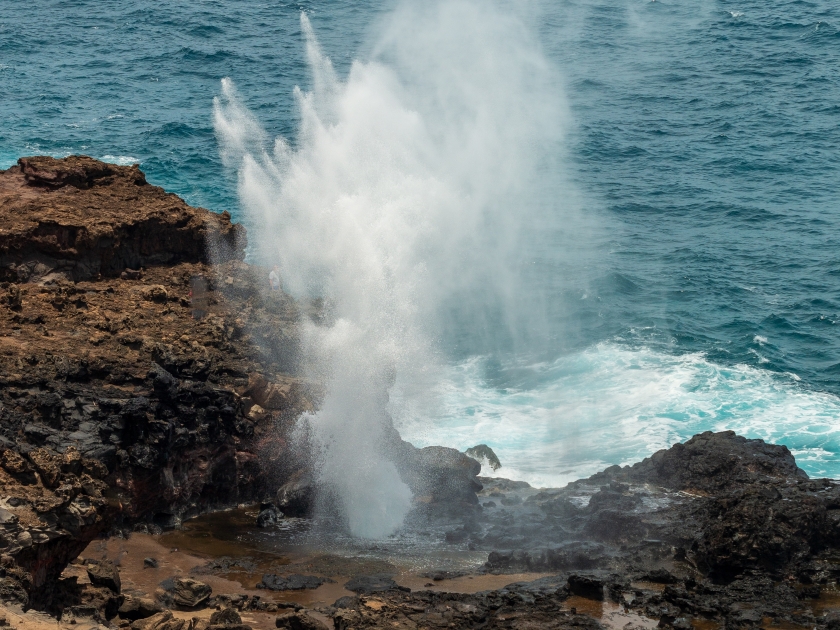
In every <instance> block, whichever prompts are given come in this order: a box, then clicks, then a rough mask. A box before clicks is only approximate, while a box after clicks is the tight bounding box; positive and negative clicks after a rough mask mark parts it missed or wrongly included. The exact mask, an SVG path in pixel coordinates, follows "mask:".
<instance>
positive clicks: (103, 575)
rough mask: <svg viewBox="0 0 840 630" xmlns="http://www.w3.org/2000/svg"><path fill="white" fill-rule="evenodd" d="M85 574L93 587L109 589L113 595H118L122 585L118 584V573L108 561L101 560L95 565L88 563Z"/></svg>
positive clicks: (114, 566)
mask: <svg viewBox="0 0 840 630" xmlns="http://www.w3.org/2000/svg"><path fill="white" fill-rule="evenodd" d="M86 568H87V574H88V579H89V580H90V583H91V584H93V585H95V586H104V587H106V588H109V589H111V590H112V591H114V592H115V593H119V592H120V589H121V588H122V585H121V584H120V571H119V569H118V568H117V567H116V565H114V563H113V562H111V561H110V560H102V561H100V562H97V563H95V564H94V563H90V564H88V565H87V567H86Z"/></svg>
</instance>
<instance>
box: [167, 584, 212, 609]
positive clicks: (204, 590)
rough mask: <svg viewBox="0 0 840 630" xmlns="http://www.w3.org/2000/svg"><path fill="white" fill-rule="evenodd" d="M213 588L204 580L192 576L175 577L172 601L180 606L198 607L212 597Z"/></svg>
mask: <svg viewBox="0 0 840 630" xmlns="http://www.w3.org/2000/svg"><path fill="white" fill-rule="evenodd" d="M212 592H213V589H212V588H210V587H209V586H208V585H207V584H205V583H204V582H199V581H198V580H193V579H191V578H175V579H174V580H173V581H172V601H173V603H175V604H176V605H178V606H184V607H185V608H196V607H197V606H199V605H201V604H203V603H204V602H206V601H207V599H208V598H209V597H210V594H211V593H212Z"/></svg>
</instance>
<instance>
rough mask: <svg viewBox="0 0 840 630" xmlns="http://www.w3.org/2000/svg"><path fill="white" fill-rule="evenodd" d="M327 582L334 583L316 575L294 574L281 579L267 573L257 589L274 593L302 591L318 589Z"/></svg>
mask: <svg viewBox="0 0 840 630" xmlns="http://www.w3.org/2000/svg"><path fill="white" fill-rule="evenodd" d="M325 582H332V580H330V579H327V578H323V577H318V576H315V575H298V574H292V575H289V576H287V577H280V576H279V575H273V574H271V573H266V574H265V575H263V577H262V582H260V583H259V584H257V588H265V589H269V590H272V591H302V590H304V589H314V588H318V587H319V586H321V584H324V583H325Z"/></svg>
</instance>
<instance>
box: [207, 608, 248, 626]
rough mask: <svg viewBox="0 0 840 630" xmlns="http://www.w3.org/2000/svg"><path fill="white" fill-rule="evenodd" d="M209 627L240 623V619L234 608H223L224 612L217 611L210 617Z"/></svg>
mask: <svg viewBox="0 0 840 630" xmlns="http://www.w3.org/2000/svg"><path fill="white" fill-rule="evenodd" d="M210 623H211V625H230V624H236V623H242V617H241V616H240V614H239V613H238V612H236V609H235V608H225V609H224V610H217V611H216V612H214V613H213V614H212V615H210Z"/></svg>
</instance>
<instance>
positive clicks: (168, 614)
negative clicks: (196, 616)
mask: <svg viewBox="0 0 840 630" xmlns="http://www.w3.org/2000/svg"><path fill="white" fill-rule="evenodd" d="M186 624H187V622H186V621H185V620H183V619H178V618H177V617H175V616H173V615H172V611H171V610H164V611H163V612H159V613H157V614H154V615H152V616H151V617H146V618H145V619H138V620H137V621H134V622H132V624H131V630H184V626H185V625H186Z"/></svg>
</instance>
